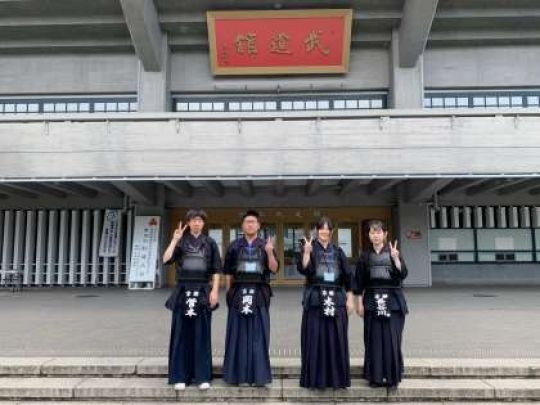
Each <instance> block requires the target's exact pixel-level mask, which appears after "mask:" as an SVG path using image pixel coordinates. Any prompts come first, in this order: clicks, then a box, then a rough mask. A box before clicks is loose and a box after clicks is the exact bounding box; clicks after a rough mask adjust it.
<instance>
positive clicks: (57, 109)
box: [54, 103, 67, 112]
mask: <svg viewBox="0 0 540 405" xmlns="http://www.w3.org/2000/svg"><path fill="white" fill-rule="evenodd" d="M66 108H67V106H66V103H56V104H55V105H54V111H55V112H66Z"/></svg>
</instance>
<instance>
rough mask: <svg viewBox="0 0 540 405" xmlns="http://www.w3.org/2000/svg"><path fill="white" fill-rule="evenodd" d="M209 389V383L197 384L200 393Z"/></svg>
mask: <svg viewBox="0 0 540 405" xmlns="http://www.w3.org/2000/svg"><path fill="white" fill-rule="evenodd" d="M209 388H210V383H209V382H203V383H200V384H199V389H200V390H201V391H206V390H207V389H209Z"/></svg>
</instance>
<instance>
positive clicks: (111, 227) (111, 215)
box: [99, 209, 122, 257]
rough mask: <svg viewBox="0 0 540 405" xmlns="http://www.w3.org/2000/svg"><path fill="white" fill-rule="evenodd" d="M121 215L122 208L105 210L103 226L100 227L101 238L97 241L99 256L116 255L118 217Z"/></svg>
mask: <svg viewBox="0 0 540 405" xmlns="http://www.w3.org/2000/svg"><path fill="white" fill-rule="evenodd" d="M120 215H122V210H109V209H108V210H105V219H104V221H103V228H102V229H101V240H100V242H99V256H100V257H116V256H118V245H119V241H120V239H119V237H118V236H119V235H118V233H119V229H118V226H119V223H120V222H119V218H120Z"/></svg>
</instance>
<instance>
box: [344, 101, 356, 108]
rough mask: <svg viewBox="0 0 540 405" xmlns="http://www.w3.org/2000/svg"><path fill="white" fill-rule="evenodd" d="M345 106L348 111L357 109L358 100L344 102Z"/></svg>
mask: <svg viewBox="0 0 540 405" xmlns="http://www.w3.org/2000/svg"><path fill="white" fill-rule="evenodd" d="M345 106H346V107H347V108H348V109H357V108H358V100H347V101H346V102H345Z"/></svg>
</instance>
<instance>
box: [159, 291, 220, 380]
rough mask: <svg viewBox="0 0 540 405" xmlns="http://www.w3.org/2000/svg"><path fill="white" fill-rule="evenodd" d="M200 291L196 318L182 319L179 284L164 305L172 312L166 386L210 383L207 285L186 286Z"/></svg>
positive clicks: (210, 313) (182, 306)
mask: <svg viewBox="0 0 540 405" xmlns="http://www.w3.org/2000/svg"><path fill="white" fill-rule="evenodd" d="M189 288H190V289H197V290H198V291H201V292H202V294H201V297H200V305H199V308H198V309H197V316H195V317H188V316H186V315H185V312H186V308H185V307H184V303H183V297H184V295H183V292H184V291H185V289H186V287H185V285H183V284H179V285H178V286H177V287H176V291H175V294H173V295H172V296H171V302H168V305H169V306H170V308H171V309H172V324H171V338H170V345H169V384H175V383H179V382H182V383H185V384H187V385H189V384H201V383H203V382H210V381H212V343H211V337H212V330H211V325H212V312H211V310H210V308H209V307H208V289H209V288H208V285H207V284H206V285H198V286H196V287H195V286H194V285H189Z"/></svg>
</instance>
